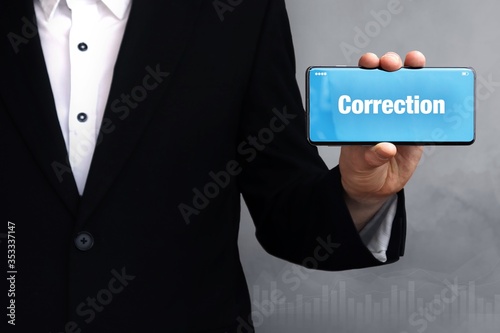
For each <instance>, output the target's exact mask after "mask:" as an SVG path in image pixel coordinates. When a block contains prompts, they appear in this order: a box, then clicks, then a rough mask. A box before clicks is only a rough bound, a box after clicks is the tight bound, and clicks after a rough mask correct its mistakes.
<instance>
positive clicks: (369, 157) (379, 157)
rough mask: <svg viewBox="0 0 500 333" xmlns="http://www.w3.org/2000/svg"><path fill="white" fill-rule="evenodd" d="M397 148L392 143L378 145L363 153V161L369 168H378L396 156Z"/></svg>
mask: <svg viewBox="0 0 500 333" xmlns="http://www.w3.org/2000/svg"><path fill="white" fill-rule="evenodd" d="M396 153H397V148H396V146H395V145H393V144H392V143H388V142H383V143H379V144H377V145H375V146H373V147H371V148H370V149H368V150H367V151H366V153H365V160H366V163H368V165H369V166H371V167H373V168H378V167H380V166H382V165H384V164H386V163H387V162H388V161H389V160H390V159H391V158H393V157H394V156H396Z"/></svg>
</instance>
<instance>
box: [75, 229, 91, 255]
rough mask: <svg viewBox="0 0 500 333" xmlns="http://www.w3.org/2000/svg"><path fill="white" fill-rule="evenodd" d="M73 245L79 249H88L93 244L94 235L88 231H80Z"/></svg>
mask: <svg viewBox="0 0 500 333" xmlns="http://www.w3.org/2000/svg"><path fill="white" fill-rule="evenodd" d="M75 246H76V248H77V249H78V250H80V251H88V250H90V249H91V248H92V247H93V246H94V237H93V236H92V234H91V233H90V232H87V231H82V232H80V233H78V235H76V237H75Z"/></svg>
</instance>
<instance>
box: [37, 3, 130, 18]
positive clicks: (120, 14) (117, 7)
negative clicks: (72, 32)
mask: <svg viewBox="0 0 500 333" xmlns="http://www.w3.org/2000/svg"><path fill="white" fill-rule="evenodd" d="M39 1H40V4H41V6H42V10H43V13H44V14H45V18H46V19H47V21H49V20H50V19H51V18H52V17H53V16H54V13H55V11H56V9H57V6H58V5H59V4H60V2H61V0H39ZM98 1H102V3H104V5H106V7H108V9H109V10H110V11H111V12H112V13H113V15H115V16H116V17H117V18H118V19H120V20H123V19H124V18H125V16H126V14H127V10H128V8H129V6H130V3H131V2H132V0H98Z"/></svg>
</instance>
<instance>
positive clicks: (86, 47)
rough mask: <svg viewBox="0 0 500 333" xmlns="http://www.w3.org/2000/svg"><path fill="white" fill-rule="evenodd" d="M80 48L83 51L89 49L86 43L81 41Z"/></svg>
mask: <svg viewBox="0 0 500 333" xmlns="http://www.w3.org/2000/svg"><path fill="white" fill-rule="evenodd" d="M78 49H79V50H80V51H82V52H85V51H87V50H88V49H89V47H88V46H87V44H85V43H80V44H78Z"/></svg>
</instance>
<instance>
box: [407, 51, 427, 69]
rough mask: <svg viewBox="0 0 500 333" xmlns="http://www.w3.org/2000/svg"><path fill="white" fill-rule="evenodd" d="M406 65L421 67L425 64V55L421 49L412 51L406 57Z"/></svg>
mask: <svg viewBox="0 0 500 333" xmlns="http://www.w3.org/2000/svg"><path fill="white" fill-rule="evenodd" d="M405 66H408V67H414V68H421V67H424V66H425V56H424V55H423V53H422V52H420V51H410V52H408V54H407V55H406V58H405Z"/></svg>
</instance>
